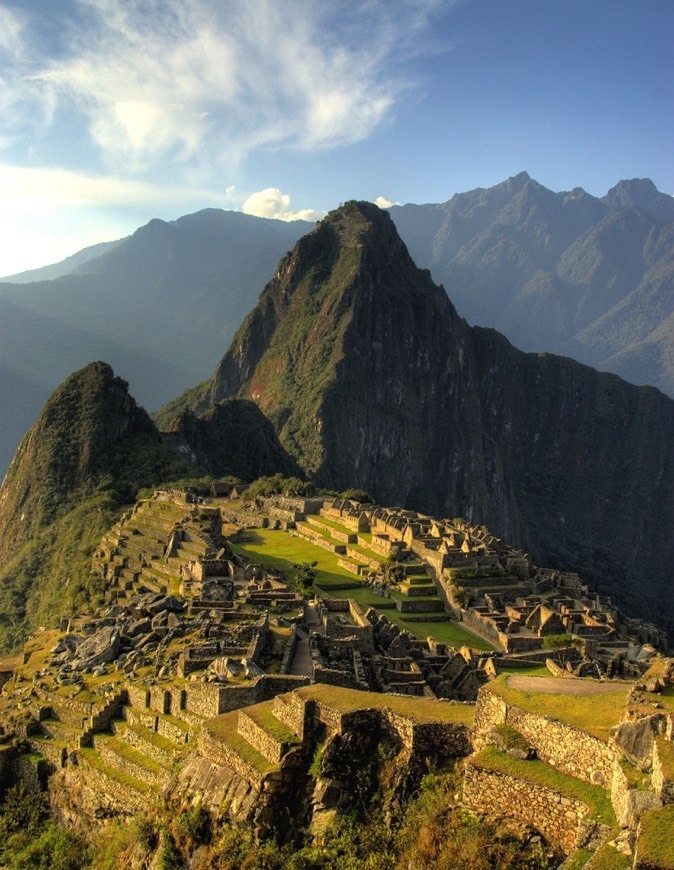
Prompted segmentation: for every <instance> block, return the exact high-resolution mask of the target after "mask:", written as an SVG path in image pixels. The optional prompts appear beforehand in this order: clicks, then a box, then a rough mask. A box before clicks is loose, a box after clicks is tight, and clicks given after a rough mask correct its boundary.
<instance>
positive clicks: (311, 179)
mask: <svg viewBox="0 0 674 870" xmlns="http://www.w3.org/2000/svg"><path fill="white" fill-rule="evenodd" d="M673 37H674V3H672V2H671V0H578V2H577V0H455V2H452V0H444V2H440V0H361V2H350V0H329V2H328V0H325V2H319V0H245V2H241V0H59V2H58V3H56V2H46V0H5V2H4V3H0V51H1V55H0V56H1V58H2V60H1V66H0V110H1V115H0V117H1V118H2V125H3V126H2V130H1V132H0V145H1V147H2V153H1V154H0V190H1V191H2V201H1V202H2V207H1V210H0V230H1V232H2V239H3V245H2V246H1V249H0V275H7V274H11V273H12V272H16V271H20V270H23V269H28V268H34V267H37V266H41V265H45V264H46V263H50V262H55V261H57V260H59V259H62V258H63V257H65V256H68V255H69V254H72V253H74V252H75V251H77V250H79V249H81V248H82V247H84V246H86V245H88V244H93V243H95V242H98V241H104V240H108V239H114V238H119V237H121V236H123V235H126V234H128V233H130V232H132V231H133V230H134V229H135V228H136V227H138V226H140V225H142V224H144V223H147V221H148V220H150V219H151V218H153V217H161V218H164V219H166V220H170V219H174V218H177V217H179V216H180V215H182V214H186V213H189V212H192V211H196V210H198V209H200V208H204V207H209V206H217V207H221V208H230V209H238V210H244V211H247V212H250V213H254V214H259V215H261V216H267V217H279V218H282V219H292V218H293V217H304V218H308V219H314V218H317V217H319V216H321V215H322V214H323V213H325V212H326V211H327V210H330V209H332V208H334V207H336V206H337V205H339V203H340V202H342V201H344V200H347V199H353V198H357V199H370V200H375V201H376V200H377V199H378V198H382V199H383V200H386V201H389V202H443V201H445V200H447V199H449V198H450V197H451V196H452V195H453V194H454V193H456V192H461V191H464V190H470V189H472V188H475V187H488V186H491V185H493V184H497V183H499V182H500V181H503V180H504V179H506V178H508V177H509V176H511V175H514V174H516V173H518V172H520V171H521V170H526V171H527V172H529V174H530V175H531V176H533V177H534V178H536V179H537V180H538V181H540V182H541V183H542V184H544V185H546V186H547V187H550V188H551V189H553V190H569V189H571V188H573V187H577V186H580V187H583V188H585V190H587V191H588V192H589V193H592V194H594V195H596V196H602V195H603V194H605V193H606V191H607V190H608V189H609V188H610V187H612V186H613V185H614V184H615V183H616V182H617V181H619V180H620V179H621V178H634V177H649V178H651V179H652V180H653V181H654V182H655V184H656V186H657V187H658V188H659V189H660V190H662V191H664V192H666V193H674V159H673V155H674V51H672V42H673Z"/></svg>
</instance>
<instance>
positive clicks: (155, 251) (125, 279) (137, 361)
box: [0, 209, 312, 473]
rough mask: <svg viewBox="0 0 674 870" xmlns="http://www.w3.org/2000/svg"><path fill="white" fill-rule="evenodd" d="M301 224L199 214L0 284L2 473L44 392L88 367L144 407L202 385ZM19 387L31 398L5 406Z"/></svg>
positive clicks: (153, 224)
mask: <svg viewBox="0 0 674 870" xmlns="http://www.w3.org/2000/svg"><path fill="white" fill-rule="evenodd" d="M311 226H312V224H308V223H304V222H301V221H300V222H297V223H283V222H282V221H272V220H265V219H263V218H256V217H252V216H250V215H245V214H240V213H236V212H225V211H221V210H219V209H206V210H204V211H201V212H197V213H196V214H193V215H187V216H185V217H182V218H180V219H179V220H176V221H171V222H165V221H160V220H153V221H150V223H149V224H147V225H146V226H144V227H141V228H140V229H138V230H137V231H136V232H135V233H134V234H133V235H131V236H129V237H128V238H126V239H122V240H120V241H118V242H115V243H111V244H110V245H104V246H96V248H95V249H85V251H82V252H80V254H79V255H75V256H74V257H72V258H69V260H68V261H65V262H64V263H63V264H57V266H56V267H49V268H51V269H52V270H53V269H56V268H57V267H60V268H62V269H64V270H66V273H65V274H64V273H63V272H61V273H60V274H59V270H58V269H57V274H59V277H57V278H56V279H54V280H44V278H45V277H46V276H45V274H44V270H37V272H38V274H37V275H36V276H34V278H36V279H37V278H40V280H39V281H38V280H33V281H31V282H29V283H21V284H16V283H3V284H1V285H0V329H1V330H2V333H1V339H2V340H1V341H0V369H1V370H2V373H3V375H4V373H5V372H8V373H9V380H7V379H5V378H4V377H3V380H2V382H1V383H0V421H1V426H2V438H0V473H2V471H4V469H5V468H6V466H7V465H8V464H9V461H10V459H11V457H12V454H13V452H14V450H15V449H16V445H17V444H18V442H19V440H20V439H21V437H22V435H23V434H24V433H25V432H26V430H27V428H28V426H30V425H31V424H32V423H33V422H34V420H35V418H36V417H37V414H38V413H39V410H40V408H41V407H42V404H44V402H45V401H46V399H47V397H48V396H49V394H50V393H51V392H52V390H54V389H55V388H56V387H57V386H58V384H59V383H60V382H61V381H62V380H63V379H64V378H65V377H67V375H68V374H70V373H71V372H72V371H74V370H76V369H78V368H81V367H82V366H84V365H86V364H87V363H88V362H89V361H90V360H91V359H106V360H108V361H109V362H110V363H111V364H112V365H113V366H114V368H115V371H118V372H120V373H122V374H123V375H124V377H125V378H126V379H127V380H128V381H129V382H130V383H132V384H134V390H135V391H136V394H137V396H138V399H139V401H141V402H142V403H143V404H144V405H145V406H146V407H148V408H158V407H159V406H160V405H162V404H163V403H164V402H166V401H167V400H168V399H170V398H171V397H172V396H175V395H176V393H178V392H180V391H181V390H183V389H185V388H186V387H188V386H189V385H191V384H193V383H195V382H196V381H199V380H203V378H204V377H206V376H207V375H208V373H209V372H211V371H212V370H213V367H214V366H215V364H216V363H217V360H218V358H219V357H220V355H221V354H222V348H223V347H226V346H227V344H228V343H229V341H230V340H231V338H232V335H233V334H234V331H235V329H236V327H237V326H238V325H239V324H240V323H241V320H242V319H243V317H244V315H245V314H246V312H247V311H248V310H249V309H250V307H251V305H253V304H254V301H255V299H256V298H257V295H258V293H259V288H260V287H262V286H263V285H264V283H265V282H266V281H267V280H268V279H269V276H270V275H271V274H273V271H274V269H275V267H276V264H277V263H278V261H279V258H280V257H282V256H283V254H284V253H285V252H286V251H287V250H288V249H289V248H290V247H292V245H294V243H295V242H296V240H297V239H298V238H299V236H300V235H301V234H302V233H305V232H307V231H308V230H309V229H310V228H311ZM49 274H52V273H50V272H49V271H47V275H49ZM24 277H26V276H25V275H22V276H19V279H20V280H22V281H23V279H24ZM36 349H39V351H40V352H39V353H37V352H36ZM17 378H19V379H20V380H21V379H23V380H25V379H28V380H29V381H30V382H31V383H32V384H34V386H35V389H36V391H37V396H36V399H34V400H32V401H31V395H26V396H25V397H24V400H23V401H22V402H20V403H18V404H17V403H16V402H15V401H14V399H13V396H14V395H15V386H16V379H17Z"/></svg>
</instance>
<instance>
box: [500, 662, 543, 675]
mask: <svg viewBox="0 0 674 870" xmlns="http://www.w3.org/2000/svg"><path fill="white" fill-rule="evenodd" d="M497 661H498V660H497ZM497 668H498V672H499V674H520V675H521V676H523V677H549V676H550V671H549V670H548V669H547V668H546V667H545V665H540V667H536V666H534V665H532V666H531V667H528V668H516V667H514V666H511V665H502V664H500V663H499V664H497Z"/></svg>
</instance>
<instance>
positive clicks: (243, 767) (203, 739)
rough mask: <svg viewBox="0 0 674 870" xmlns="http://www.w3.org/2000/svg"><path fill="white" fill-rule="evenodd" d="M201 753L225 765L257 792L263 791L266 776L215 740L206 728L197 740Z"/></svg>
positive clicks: (225, 745) (224, 744)
mask: <svg viewBox="0 0 674 870" xmlns="http://www.w3.org/2000/svg"><path fill="white" fill-rule="evenodd" d="M197 746H198V749H199V753H200V754H201V755H203V756H205V757H206V758H208V759H210V760H211V761H214V762H216V764H224V765H225V767H228V768H229V769H230V770H233V771H234V772H235V773H236V774H238V775H239V776H240V777H241V778H242V779H244V780H245V781H246V782H247V783H248V784H249V785H250V786H252V787H253V788H254V789H255V790H256V791H258V792H259V791H261V790H262V782H263V780H264V774H263V773H260V771H259V770H257V769H256V768H254V767H253V766H252V765H251V764H248V762H247V761H245V760H244V759H243V758H242V757H241V756H240V755H239V754H238V753H237V752H235V751H234V750H233V749H231V748H230V747H229V746H227V744H226V743H223V742H222V741H221V740H217V739H216V738H214V737H213V736H212V735H211V734H210V733H209V731H208V730H207V729H206V728H202V729H201V731H200V732H199V736H198V739H197Z"/></svg>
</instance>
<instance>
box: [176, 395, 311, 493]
mask: <svg viewBox="0 0 674 870" xmlns="http://www.w3.org/2000/svg"><path fill="white" fill-rule="evenodd" d="M162 437H163V438H164V440H165V441H167V443H169V444H170V445H171V446H172V447H173V448H174V449H175V450H176V451H177V452H178V453H180V454H183V455H189V456H190V457H191V458H192V459H193V460H194V461H195V462H197V463H198V465H200V466H202V467H203V468H206V469H208V471H210V472H211V474H215V475H218V476H221V475H234V476H236V477H240V478H241V480H244V481H252V480H256V479H257V478H258V477H261V476H262V475H271V474H275V473H277V472H281V473H282V474H285V475H297V474H300V473H301V472H300V469H299V468H298V466H297V463H296V462H294V461H293V459H292V458H291V457H290V456H288V454H287V453H286V451H285V450H284V449H283V447H282V446H281V444H280V442H279V440H278V436H277V435H276V432H275V431H274V427H273V426H272V424H271V422H270V421H269V420H268V419H267V417H265V415H264V414H263V413H262V411H260V409H259V408H258V407H257V405H256V404H255V403H254V402H249V401H245V400H243V399H227V400H225V401H223V402H218V404H217V405H215V406H214V407H213V408H210V409H209V410H207V411H206V412H205V413H204V414H203V416H201V417H197V416H196V414H194V413H192V412H191V411H184V412H182V413H181V414H180V415H179V417H178V418H177V419H176V420H174V422H173V425H172V431H171V432H162Z"/></svg>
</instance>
